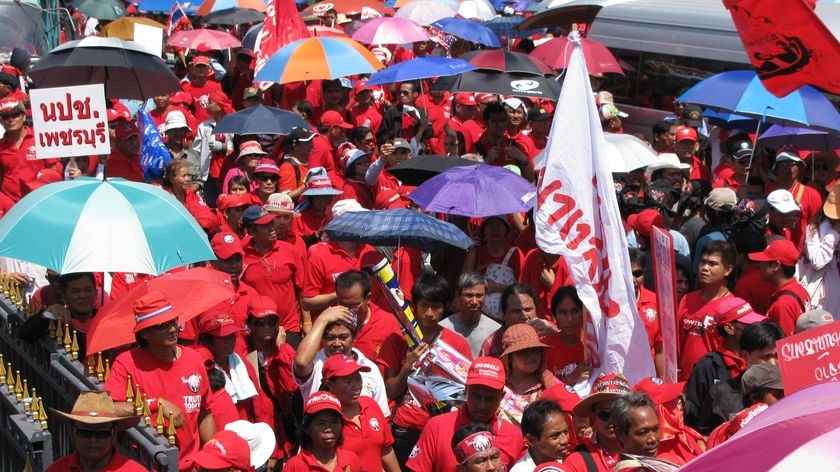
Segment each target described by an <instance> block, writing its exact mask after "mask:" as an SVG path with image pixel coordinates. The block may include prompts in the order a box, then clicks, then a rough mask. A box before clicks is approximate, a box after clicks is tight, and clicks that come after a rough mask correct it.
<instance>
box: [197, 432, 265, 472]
mask: <svg viewBox="0 0 840 472" xmlns="http://www.w3.org/2000/svg"><path fill="white" fill-rule="evenodd" d="M193 460H194V461H195V463H196V464H198V465H199V466H200V467H201V468H202V469H207V470H227V469H231V468H233V469H236V470H246V471H247V470H253V468H252V467H251V447H250V446H249V445H248V441H246V440H244V439H242V437H241V436H239V435H238V434H236V433H234V432H233V431H228V430H226V429H224V430H222V431H219V432H217V433H216V434H214V435H213V438H212V439H210V440H209V441H207V444H205V445H204V447H202V448H201V450H200V451H198V453H197V454H196V455H195V457H193Z"/></svg>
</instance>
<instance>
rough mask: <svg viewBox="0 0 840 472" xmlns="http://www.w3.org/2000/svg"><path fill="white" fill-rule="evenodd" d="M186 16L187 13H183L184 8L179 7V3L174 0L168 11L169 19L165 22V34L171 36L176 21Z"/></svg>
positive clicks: (175, 26)
mask: <svg viewBox="0 0 840 472" xmlns="http://www.w3.org/2000/svg"><path fill="white" fill-rule="evenodd" d="M186 17H187V14H186V13H184V9H183V8H181V4H180V3H178V0H175V3H173V4H172V10H171V11H170V12H169V20H168V21H167V22H166V35H167V36H172V33H174V32H175V29H176V28H177V27H178V23H180V22H181V20H182V19H183V18H186Z"/></svg>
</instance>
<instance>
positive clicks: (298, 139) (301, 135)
mask: <svg viewBox="0 0 840 472" xmlns="http://www.w3.org/2000/svg"><path fill="white" fill-rule="evenodd" d="M314 137H315V133H313V132H312V131H309V130H306V129H303V128H301V127H300V126H295V127H294V128H292V131H291V132H290V133H289V135H288V136H286V140H287V141H289V143H290V144H297V143H307V142H309V141H312V138H314Z"/></svg>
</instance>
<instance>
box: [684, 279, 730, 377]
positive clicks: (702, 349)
mask: <svg viewBox="0 0 840 472" xmlns="http://www.w3.org/2000/svg"><path fill="white" fill-rule="evenodd" d="M701 293H702V291H700V290H695V291H694V292H689V293H687V294H685V296H684V297H683V299H682V300H680V306H679V308H678V309H677V335H678V337H679V343H680V349H679V374H678V379H679V380H680V381H683V380H688V376H689V375H691V370H692V369H693V368H694V364H695V363H696V362H697V361H699V360H700V358H701V357H703V356H705V355H706V353H707V352H709V351H712V350H714V349H715V348H717V347H718V345H719V344H720V337H718V336H717V333H715V331H714V330H710V329H708V328H709V326H710V325H711V324H712V323H713V322H714V319H715V314H716V313H717V307H718V305H720V302H722V301H723V299H725V298H727V297H731V296H733V295H732V294H731V293H729V294H726V295H725V296H723V297H720V298H716V299H714V300H710V301H708V302H707V301H705V300H703V298H702V296H701Z"/></svg>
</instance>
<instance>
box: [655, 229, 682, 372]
mask: <svg viewBox="0 0 840 472" xmlns="http://www.w3.org/2000/svg"><path fill="white" fill-rule="evenodd" d="M651 236H652V237H651V242H652V243H653V247H652V251H651V255H652V256H653V278H654V281H655V283H656V300H657V303H658V304H659V306H658V307H657V308H658V309H659V324H660V330H661V332H662V351H663V354H664V357H665V372H664V375H663V379H664V380H665V381H666V382H670V383H676V382H677V285H676V280H677V267H676V264H675V263H674V237H673V236H671V233H669V232H668V231H666V230H663V229H661V228H657V227H656V226H654V227H653V233H652V235H651Z"/></svg>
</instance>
